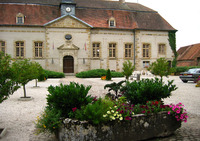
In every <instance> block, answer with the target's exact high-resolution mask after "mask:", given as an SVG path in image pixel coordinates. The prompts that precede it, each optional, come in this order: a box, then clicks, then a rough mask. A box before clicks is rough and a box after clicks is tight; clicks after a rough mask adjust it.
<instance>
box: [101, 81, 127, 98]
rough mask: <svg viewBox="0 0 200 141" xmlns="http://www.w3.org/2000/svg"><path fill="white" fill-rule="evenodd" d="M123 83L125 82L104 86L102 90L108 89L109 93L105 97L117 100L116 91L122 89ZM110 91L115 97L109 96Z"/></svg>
mask: <svg viewBox="0 0 200 141" xmlns="http://www.w3.org/2000/svg"><path fill="white" fill-rule="evenodd" d="M124 82H126V81H120V82H118V83H116V82H113V83H111V84H106V85H105V86H104V89H106V88H109V89H108V92H109V93H108V94H107V96H110V97H112V98H113V99H117V98H118V97H119V94H118V91H119V90H120V88H121V87H122V84H123V83H124ZM110 91H114V93H115V95H113V94H111V93H110Z"/></svg>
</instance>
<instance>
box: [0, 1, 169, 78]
mask: <svg viewBox="0 0 200 141" xmlns="http://www.w3.org/2000/svg"><path fill="white" fill-rule="evenodd" d="M63 2H64V3H62V4H63V5H64V8H63V9H62V7H61V9H60V10H61V11H64V13H63V14H62V16H60V17H58V18H56V19H54V20H51V21H49V22H47V23H45V24H43V25H23V24H21V23H20V24H16V25H9V26H8V25H1V26H0V43H1V46H0V47H1V48H2V46H3V47H4V48H5V50H4V52H5V53H7V54H10V55H11V56H12V57H13V58H16V59H18V58H28V59H31V60H32V61H36V62H39V63H40V64H41V65H42V67H43V68H44V69H47V70H53V71H57V72H64V73H66V74H72V75H74V74H76V73H79V72H81V71H87V70H91V69H110V70H113V71H122V67H123V63H124V61H126V60H130V61H131V62H132V63H133V64H134V65H135V67H136V70H145V69H146V68H147V67H148V66H149V64H150V63H152V62H153V61H155V60H156V59H158V58H160V57H164V58H166V59H167V60H168V61H169V62H171V61H172V59H173V52H172V50H171V47H170V45H169V41H168V32H169V30H145V29H139V28H135V29H131V28H126V27H125V26H124V28H119V27H117V26H119V22H118V21H119V19H117V18H114V16H110V18H108V19H107V22H108V26H109V24H110V26H111V24H112V27H109V28H105V27H103V26H102V27H94V25H95V24H93V25H92V24H89V23H87V22H85V21H83V20H81V19H80V18H77V17H76V15H75V8H76V7H75V5H72V11H73V12H72V14H70V13H68V12H69V11H67V12H65V7H67V8H66V10H69V9H68V8H69V7H68V5H69V4H71V3H70V1H67V2H66V1H63ZM77 2H78V1H77ZM62 4H61V5H62ZM80 10H81V9H80ZM108 12H109V11H108ZM118 12H119V11H118ZM120 12H124V11H120ZM122 14H124V13H122ZM20 15H23V12H22V13H20ZM17 16H19V14H17ZM22 19H23V20H22V21H21V22H26V19H24V17H23V16H22ZM19 20H20V19H19ZM123 22H126V21H123ZM121 24H123V23H121ZM133 25H134V24H133ZM135 25H136V24H135ZM116 27H117V28H116ZM2 51H3V49H2Z"/></svg>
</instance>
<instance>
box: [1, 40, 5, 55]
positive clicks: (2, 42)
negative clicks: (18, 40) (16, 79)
mask: <svg viewBox="0 0 200 141" xmlns="http://www.w3.org/2000/svg"><path fill="white" fill-rule="evenodd" d="M5 48H6V47H5V42H4V41H0V51H2V52H3V53H4V54H5V53H6V52H5Z"/></svg>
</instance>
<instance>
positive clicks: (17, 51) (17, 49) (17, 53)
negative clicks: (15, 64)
mask: <svg viewBox="0 0 200 141" xmlns="http://www.w3.org/2000/svg"><path fill="white" fill-rule="evenodd" d="M16 56H17V57H19V47H17V48H16Z"/></svg>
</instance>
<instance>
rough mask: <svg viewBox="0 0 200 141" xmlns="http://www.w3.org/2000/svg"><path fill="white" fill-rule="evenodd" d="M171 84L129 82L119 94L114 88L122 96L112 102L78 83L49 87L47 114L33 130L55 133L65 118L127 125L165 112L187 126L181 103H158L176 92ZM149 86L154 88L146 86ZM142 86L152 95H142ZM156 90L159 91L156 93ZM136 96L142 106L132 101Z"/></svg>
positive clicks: (155, 81)
mask: <svg viewBox="0 0 200 141" xmlns="http://www.w3.org/2000/svg"><path fill="white" fill-rule="evenodd" d="M172 83H173V82H168V85H163V82H161V81H158V80H157V79H156V80H154V81H152V80H148V81H141V82H138V84H137V82H134V83H132V84H131V83H129V82H128V83H126V84H125V85H124V87H123V88H122V91H121V90H120V89H121V86H118V87H117V91H118V90H120V91H121V93H120V95H121V96H119V97H117V98H115V99H113V98H110V97H105V98H97V97H92V96H90V95H89V96H88V91H89V90H90V88H91V86H87V87H85V86H84V85H82V84H81V85H79V84H78V83H70V84H69V85H60V86H56V87H53V86H50V87H49V88H48V91H49V92H50V94H49V95H47V108H46V110H45V113H46V114H42V116H41V118H39V119H38V120H37V122H36V127H37V129H38V131H39V133H41V132H51V133H52V132H53V133H57V132H58V129H59V127H60V125H62V124H61V123H62V121H63V120H64V119H66V118H71V119H76V120H79V121H85V120H86V121H88V122H89V123H91V124H93V125H95V126H96V125H101V124H107V123H109V122H112V121H119V122H121V121H130V120H132V119H133V118H134V116H135V115H137V114H144V115H151V114H157V113H159V112H161V111H166V112H168V114H170V115H172V116H174V117H175V118H176V119H177V121H184V122H186V121H187V118H188V116H187V113H186V110H185V109H184V105H182V103H179V104H176V105H174V104H171V105H164V103H163V101H161V100H160V99H161V98H165V97H168V96H170V93H171V91H173V90H175V89H176V86H175V85H172ZM148 84H151V85H153V86H154V87H153V86H148ZM121 85H122V83H121ZM136 86H137V87H136ZM144 86H148V90H149V91H151V93H149V96H148V97H145V96H146V94H145V92H146V91H144ZM155 86H159V87H157V88H156V89H155ZM135 88H137V92H135V91H136V90H135ZM158 89H161V90H160V91H159V92H160V93H161V94H159V93H157V91H158ZM132 90H133V91H134V92H133V91H132ZM155 91H156V92H155ZM166 92H167V93H166ZM152 93H156V94H157V95H155V94H154V95H153V94H152ZM163 93H164V94H163ZM143 94H145V96H143ZM151 94H152V95H153V98H152V96H151ZM136 96H137V98H138V99H140V101H141V102H140V101H135V100H133V98H134V97H136ZM145 100H146V102H145ZM132 102H133V103H132ZM48 113H50V114H48ZM51 113H52V114H51ZM47 115H49V116H47ZM50 115H51V116H50ZM54 115H55V116H54Z"/></svg>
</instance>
